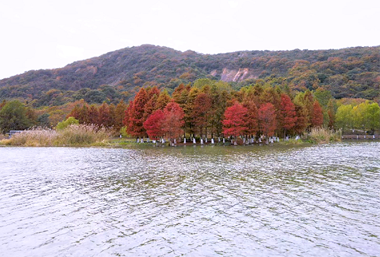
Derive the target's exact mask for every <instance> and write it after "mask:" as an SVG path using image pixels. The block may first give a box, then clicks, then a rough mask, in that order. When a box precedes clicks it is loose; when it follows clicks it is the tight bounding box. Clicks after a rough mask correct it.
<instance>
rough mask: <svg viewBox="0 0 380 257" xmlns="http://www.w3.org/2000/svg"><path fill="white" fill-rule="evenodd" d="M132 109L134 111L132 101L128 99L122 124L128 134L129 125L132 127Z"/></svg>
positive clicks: (129, 131)
mask: <svg viewBox="0 0 380 257" xmlns="http://www.w3.org/2000/svg"><path fill="white" fill-rule="evenodd" d="M133 111H134V108H133V101H129V104H128V106H127V109H126V110H125V112H124V119H123V125H124V126H125V127H126V128H127V129H126V131H127V133H128V134H131V127H132V125H131V123H132V121H131V120H132V119H131V117H132V116H133Z"/></svg>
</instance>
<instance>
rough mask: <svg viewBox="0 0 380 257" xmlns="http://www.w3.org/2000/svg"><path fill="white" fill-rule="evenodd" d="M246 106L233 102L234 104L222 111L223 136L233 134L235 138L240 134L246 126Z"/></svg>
mask: <svg viewBox="0 0 380 257" xmlns="http://www.w3.org/2000/svg"><path fill="white" fill-rule="evenodd" d="M247 112H248V110H247V108H245V107H243V106H242V105H241V104H240V103H238V102H235V104H234V105H232V106H230V107H228V108H227V109H226V111H225V112H224V120H223V121H222V124H223V134H224V135H225V136H234V137H235V138H236V137H238V136H239V135H242V134H243V132H244V131H245V130H247V127H246V121H245V119H246V115H247Z"/></svg>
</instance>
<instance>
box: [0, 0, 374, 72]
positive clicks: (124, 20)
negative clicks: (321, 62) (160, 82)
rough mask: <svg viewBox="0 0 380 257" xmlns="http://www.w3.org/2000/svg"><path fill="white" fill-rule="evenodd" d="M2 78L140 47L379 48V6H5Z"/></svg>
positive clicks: (1, 1) (229, 2) (1, 10)
mask: <svg viewBox="0 0 380 257" xmlns="http://www.w3.org/2000/svg"><path fill="white" fill-rule="evenodd" d="M0 33H1V34H0V35H1V38H0V44H1V47H0V79H2V78H6V77H10V76H13V75H17V74H20V73H23V72H25V71H28V70H38V69H48V68H49V69H50V68H59V67H63V66H65V65H66V64H69V63H72V62H74V61H77V60H83V59H87V58H91V57H94V56H99V55H102V54H105V53H107V52H110V51H114V50H118V49H121V48H125V47H131V46H138V45H141V44H154V45H160V46H167V47H170V48H174V49H176V50H181V51H186V50H189V49H191V50H194V51H196V52H199V53H209V54H214V53H225V52H234V51H238V50H292V49H296V48H298V49H338V48H346V47H353V46H376V45H380V1H379V0H360V1H358V0H355V1H350V0H327V1H326V0H318V1H315V0H311V1H305V0H277V1H276V0H272V1H271V0H259V1H256V0H234V1H233V0H218V1H214V0H211V1H208V0H192V1H179V0H160V1H157V0H146V1H144V0H136V1H129V0H124V1H122V0H104V1H98V0H92V1H90V0H65V1H51V0H33V1H30V0H28V1H27V0H14V1H6V0H0Z"/></svg>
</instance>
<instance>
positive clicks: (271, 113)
mask: <svg viewBox="0 0 380 257" xmlns="http://www.w3.org/2000/svg"><path fill="white" fill-rule="evenodd" d="M258 117H259V125H260V126H259V127H260V130H261V132H262V133H263V134H264V135H265V136H266V137H267V138H268V137H270V136H273V135H274V131H275V130H276V110H275V108H274V106H273V104H271V103H266V104H262V105H261V107H260V108H259V113H258Z"/></svg>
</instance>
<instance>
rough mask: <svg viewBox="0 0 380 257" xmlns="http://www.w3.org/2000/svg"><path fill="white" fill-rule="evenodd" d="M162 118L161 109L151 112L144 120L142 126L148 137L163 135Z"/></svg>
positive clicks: (154, 137)
mask: <svg viewBox="0 0 380 257" xmlns="http://www.w3.org/2000/svg"><path fill="white" fill-rule="evenodd" d="M164 118H165V115H164V112H163V111H161V110H157V111H155V112H153V113H152V114H151V115H150V116H149V117H148V119H147V120H146V121H145V122H144V128H145V130H146V133H147V134H148V136H149V138H151V139H154V140H156V139H157V137H161V136H163V135H164V131H163V130H162V125H163V122H164Z"/></svg>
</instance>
